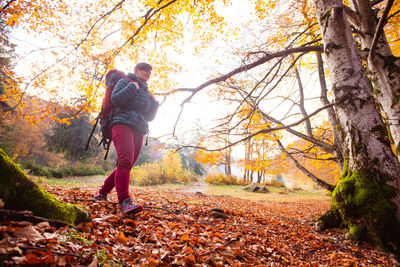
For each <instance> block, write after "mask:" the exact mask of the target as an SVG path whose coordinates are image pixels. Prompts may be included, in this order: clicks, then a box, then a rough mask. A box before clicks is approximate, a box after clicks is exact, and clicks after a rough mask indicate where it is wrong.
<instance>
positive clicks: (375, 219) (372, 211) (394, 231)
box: [331, 163, 400, 257]
mask: <svg viewBox="0 0 400 267" xmlns="http://www.w3.org/2000/svg"><path fill="white" fill-rule="evenodd" d="M345 166H346V170H345V168H343V169H344V171H343V175H342V177H341V179H340V181H339V182H338V184H337V186H336V188H335V190H334V192H333V194H332V203H331V204H332V209H337V210H338V211H339V212H340V214H341V217H342V219H343V222H344V223H345V224H346V225H347V226H348V227H349V232H350V234H352V235H353V236H354V237H355V238H357V239H358V240H366V241H370V242H373V243H374V244H376V245H378V246H380V247H383V248H386V249H387V250H390V251H391V252H394V253H395V254H396V253H397V255H399V253H400V251H399V249H400V223H399V221H398V220H397V219H396V217H395V206H394V204H393V203H392V202H391V201H390V199H391V197H393V195H394V194H395V193H396V191H395V189H394V188H393V187H392V186H390V185H388V184H387V181H389V179H388V178H385V177H383V176H381V177H380V178H381V179H380V181H378V180H377V178H376V177H379V176H377V175H376V174H372V173H370V172H368V171H364V170H354V171H352V172H351V171H350V170H348V169H347V168H348V167H347V163H346V164H345ZM388 244H395V246H392V245H388ZM393 247H394V248H396V249H393ZM393 250H394V251H393ZM399 257H400V255H399Z"/></svg>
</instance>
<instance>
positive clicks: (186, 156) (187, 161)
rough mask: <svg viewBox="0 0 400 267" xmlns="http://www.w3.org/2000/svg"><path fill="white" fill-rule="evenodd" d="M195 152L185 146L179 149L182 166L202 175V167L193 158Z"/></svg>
mask: <svg viewBox="0 0 400 267" xmlns="http://www.w3.org/2000/svg"><path fill="white" fill-rule="evenodd" d="M195 154H196V152H195V150H194V149H193V148H188V147H185V148H182V149H181V150H180V155H181V159H182V168H183V169H189V170H192V171H194V172H195V173H196V174H198V175H203V174H204V172H205V170H204V167H203V165H202V164H201V163H199V162H198V161H197V160H196V159H195V158H194V155H195Z"/></svg>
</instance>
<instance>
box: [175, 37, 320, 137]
mask: <svg viewBox="0 0 400 267" xmlns="http://www.w3.org/2000/svg"><path fill="white" fill-rule="evenodd" d="M307 52H323V48H322V46H321V45H318V46H307V47H302V46H301V47H295V48H290V49H287V50H283V51H279V52H276V53H272V54H267V55H265V56H264V57H262V58H260V59H259V60H256V61H255V62H253V63H250V64H246V65H243V66H242V67H239V68H237V69H234V70H233V71H231V72H229V73H227V74H225V75H221V76H219V77H217V78H214V79H211V80H208V81H207V82H205V83H203V84H201V85H200V86H198V87H196V88H192V89H190V88H186V90H187V91H191V92H192V94H191V95H190V96H189V97H188V98H186V99H185V100H184V101H183V102H182V103H181V111H180V112H179V115H178V117H177V119H176V122H175V126H174V131H173V135H174V136H175V128H176V125H177V124H178V122H179V120H180V117H181V115H182V111H183V107H184V105H185V104H186V103H188V102H189V101H190V100H191V99H192V98H193V97H194V96H195V94H197V93H198V92H200V91H201V90H203V89H205V88H206V87H208V86H210V85H212V84H216V83H219V82H224V81H226V80H227V79H229V78H230V77H232V76H234V75H236V74H239V73H242V72H245V71H248V70H251V69H253V68H255V67H257V66H260V65H262V64H264V63H266V62H268V61H269V60H271V59H274V58H278V57H283V56H287V55H290V54H294V53H307Z"/></svg>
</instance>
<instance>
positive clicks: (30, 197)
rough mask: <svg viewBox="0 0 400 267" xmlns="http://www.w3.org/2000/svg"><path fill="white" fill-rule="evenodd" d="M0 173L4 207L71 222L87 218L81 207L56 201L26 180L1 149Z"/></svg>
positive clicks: (0, 189) (0, 192)
mask: <svg viewBox="0 0 400 267" xmlns="http://www.w3.org/2000/svg"><path fill="white" fill-rule="evenodd" d="M0 173H1V176H0V198H1V199H2V200H3V201H4V202H5V208H6V209H14V210H30V211H32V212H33V213H34V214H35V215H37V216H41V217H45V218H48V219H52V220H59V221H64V222H66V223H68V224H71V225H74V224H77V223H79V222H82V221H89V220H90V214H89V213H88V212H86V211H85V210H83V209H81V208H79V207H78V206H76V205H73V204H69V203H66V202H63V201H60V200H58V199H57V198H55V197H54V196H52V195H51V194H50V193H48V192H47V191H45V190H44V189H42V188H41V187H39V186H38V185H37V184H35V183H34V182H32V181H31V180H29V179H28V177H27V176H26V175H25V173H24V172H23V171H22V170H21V169H20V168H19V167H18V166H17V165H16V164H15V163H14V162H13V161H12V160H11V159H10V158H9V157H8V156H7V154H6V153H5V152H4V151H3V150H1V149H0Z"/></svg>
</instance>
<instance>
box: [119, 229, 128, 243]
mask: <svg viewBox="0 0 400 267" xmlns="http://www.w3.org/2000/svg"><path fill="white" fill-rule="evenodd" d="M117 240H118V241H119V242H121V243H124V244H125V243H126V242H128V238H127V237H126V236H125V234H124V232H121V231H120V232H119V235H118V238H117Z"/></svg>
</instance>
